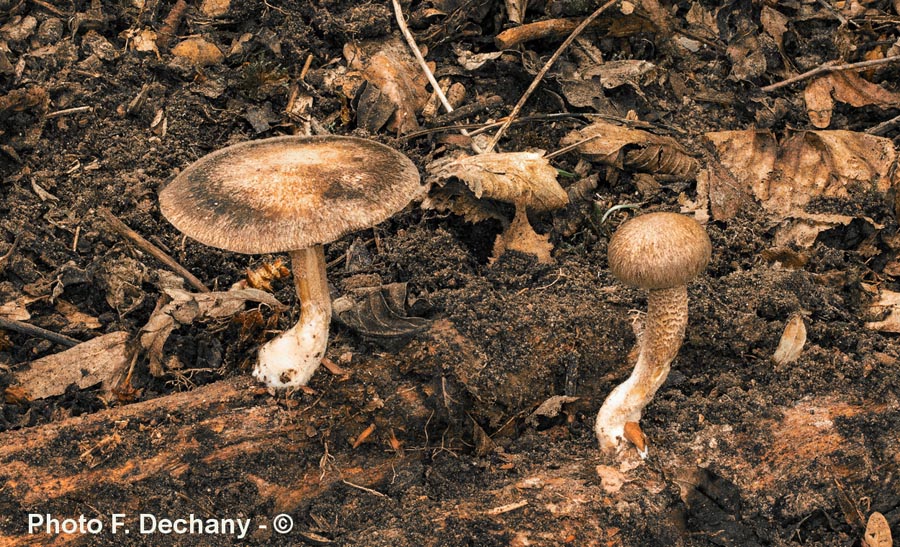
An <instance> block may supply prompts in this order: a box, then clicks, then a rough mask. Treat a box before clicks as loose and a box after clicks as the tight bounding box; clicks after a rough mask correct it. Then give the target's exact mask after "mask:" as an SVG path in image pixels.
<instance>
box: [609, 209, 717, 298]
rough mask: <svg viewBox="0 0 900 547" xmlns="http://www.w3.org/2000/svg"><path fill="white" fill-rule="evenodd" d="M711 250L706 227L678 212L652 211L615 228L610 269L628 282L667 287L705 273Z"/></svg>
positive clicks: (637, 285) (610, 255) (610, 253)
mask: <svg viewBox="0 0 900 547" xmlns="http://www.w3.org/2000/svg"><path fill="white" fill-rule="evenodd" d="M711 252H712V245H711V244H710V242H709V236H708V235H707V234H706V230H704V229H703V227H702V226H700V224H699V223H698V222H697V221H696V220H694V219H693V218H690V217H687V216H684V215H679V214H677V213H649V214H646V215H641V216H639V217H635V218H633V219H631V220H629V221H628V222H626V223H624V224H623V225H622V226H620V227H619V229H618V230H616V233H615V234H613V236H612V239H610V241H609V247H608V253H609V269H610V270H611V271H612V273H613V275H614V276H616V278H618V279H619V281H621V282H622V283H625V284H626V285H631V286H633V287H640V288H642V289H667V288H670V287H677V286H679V285H686V284H687V283H688V281H690V280H691V279H693V278H694V277H696V276H697V274H699V273H700V272H702V271H703V270H704V269H705V268H706V265H707V263H708V262H709V256H710V253H711Z"/></svg>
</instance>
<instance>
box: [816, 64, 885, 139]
mask: <svg viewBox="0 0 900 547" xmlns="http://www.w3.org/2000/svg"><path fill="white" fill-rule="evenodd" d="M803 98H804V100H805V101H806V110H807V113H808V114H809V119H810V121H811V122H812V124H813V125H815V126H816V127H818V128H825V127H828V125H829V124H830V123H831V113H832V110H833V109H834V101H839V102H842V103H847V104H849V105H850V106H855V107H861V106H877V107H880V108H892V107H896V106H897V105H900V94H898V93H892V92H890V91H888V90H887V89H885V88H883V87H881V86H879V85H877V84H874V83H872V82H870V81H868V80H866V79H864V78H863V77H862V76H860V75H859V74H857V73H855V72H848V71H839V72H829V73H828V74H825V75H824V76H820V77H819V78H816V79H815V80H813V81H812V82H810V84H809V85H808V86H806V90H805V91H804V93H803Z"/></svg>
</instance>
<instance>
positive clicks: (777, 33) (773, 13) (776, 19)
mask: <svg viewBox="0 0 900 547" xmlns="http://www.w3.org/2000/svg"><path fill="white" fill-rule="evenodd" d="M789 20H790V19H788V17H787V15H785V14H783V13H781V12H780V11H778V10H776V9H774V8H771V7H769V6H768V5H765V4H764V5H763V7H762V10H761V11H760V13H759V22H760V23H762V27H763V30H765V31H766V34H768V35H769V36H771V37H772V39H773V40H775V43H776V44H778V50H779V51H781V52H782V53H784V33H786V32H787V31H788V21H789Z"/></svg>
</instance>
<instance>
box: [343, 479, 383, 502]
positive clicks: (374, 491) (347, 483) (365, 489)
mask: <svg viewBox="0 0 900 547" xmlns="http://www.w3.org/2000/svg"><path fill="white" fill-rule="evenodd" d="M341 482H342V483H344V484H346V485H347V486H352V487H353V488H358V489H359V490H362V491H363V492H368V493H370V494H375V495H376V496H381V497H382V498H386V497H388V495H387V494H382V493H381V492H379V491H378V490H372V489H371V488H366V487H365V486H360V485H358V484H353V483H352V482H350V481H348V480H346V479H343V480H341Z"/></svg>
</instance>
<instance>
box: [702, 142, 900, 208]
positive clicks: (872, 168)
mask: <svg viewBox="0 0 900 547" xmlns="http://www.w3.org/2000/svg"><path fill="white" fill-rule="evenodd" d="M705 136H706V138H707V139H708V140H709V141H710V142H712V143H713V145H714V146H715V148H716V153H717V155H718V159H719V161H720V162H721V164H722V166H723V167H724V168H725V169H726V170H727V171H728V175H729V176H730V178H731V179H732V183H733V182H734V181H736V182H737V183H739V184H740V188H739V189H738V190H740V191H743V190H744V189H747V190H749V191H750V192H751V193H752V194H753V195H754V196H755V197H756V199H757V200H758V201H759V202H760V203H761V204H762V206H763V207H764V208H765V209H766V210H767V211H769V212H770V213H775V214H776V215H781V216H790V215H795V216H796V215H797V214H799V213H802V212H803V207H804V206H805V205H806V204H807V203H808V202H809V201H810V200H811V199H813V198H815V197H820V196H821V197H849V196H850V191H851V190H853V189H862V190H863V191H868V190H870V189H871V190H875V191H878V192H886V191H887V190H888V189H890V188H891V187H892V186H893V185H894V184H895V180H894V178H895V177H896V174H895V169H896V167H895V166H896V161H897V154H896V152H895V150H894V145H893V143H892V142H891V141H890V139H885V138H882V137H876V136H873V135H867V134H865V133H857V132H853V131H799V132H797V133H794V134H792V135H790V136H789V137H787V138H786V139H784V140H783V141H782V142H781V143H778V141H777V140H776V139H775V136H774V135H773V134H772V133H771V132H770V131H767V130H753V129H751V130H743V131H718V132H712V133H707V134H706V135H705ZM712 176H718V175H717V174H716V173H713V174H712ZM721 187H727V184H724V185H722V186H721ZM715 188H716V185H714V184H712V183H710V185H709V190H710V196H709V198H710V201H711V202H712V201H714V200H715V199H717V196H716V195H715V194H714V192H715V191H716V190H715Z"/></svg>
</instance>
